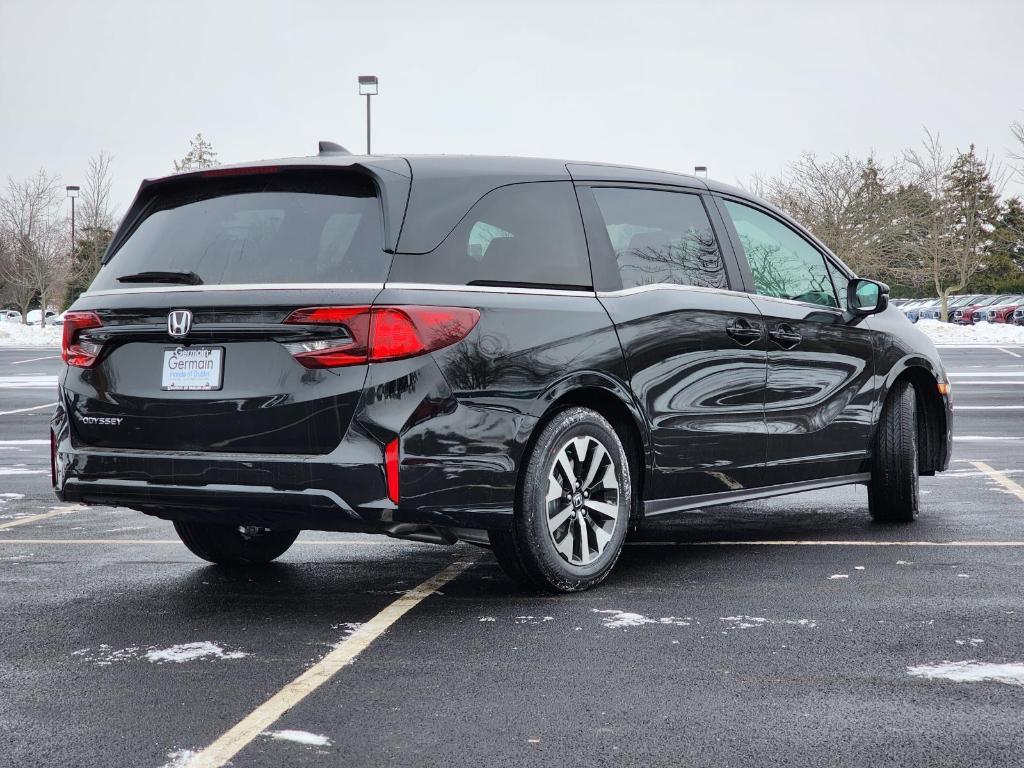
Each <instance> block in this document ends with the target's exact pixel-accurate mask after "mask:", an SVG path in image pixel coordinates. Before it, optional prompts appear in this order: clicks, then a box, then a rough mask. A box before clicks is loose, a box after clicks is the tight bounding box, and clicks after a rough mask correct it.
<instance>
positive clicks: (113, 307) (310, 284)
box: [64, 169, 390, 454]
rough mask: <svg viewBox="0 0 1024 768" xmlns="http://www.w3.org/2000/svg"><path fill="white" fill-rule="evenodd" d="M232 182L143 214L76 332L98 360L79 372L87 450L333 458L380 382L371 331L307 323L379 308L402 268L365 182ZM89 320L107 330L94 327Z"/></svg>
mask: <svg viewBox="0 0 1024 768" xmlns="http://www.w3.org/2000/svg"><path fill="white" fill-rule="evenodd" d="M246 171H248V169H244V170H243V171H241V172H240V171H238V170H237V169H232V171H231V173H230V174H228V175H223V176H221V175H218V174H219V173H220V172H217V171H215V172H213V173H212V174H207V175H204V176H199V177H197V176H194V175H190V176H187V177H181V178H171V179H169V180H167V181H166V182H160V183H158V184H156V185H154V186H153V187H152V188H150V189H149V190H148V191H147V192H146V193H145V194H144V195H143V197H142V198H140V200H139V201H137V205H136V206H134V207H133V211H134V212H135V215H134V220H132V218H131V217H132V214H130V215H129V216H130V218H129V220H128V221H127V222H126V224H125V227H124V229H123V230H122V231H121V232H119V235H118V239H117V240H115V243H114V248H113V250H112V252H111V254H110V255H109V257H108V260H107V261H106V263H105V264H104V266H103V267H102V268H101V270H100V272H99V274H98V275H97V277H96V279H95V281H94V282H93V284H92V286H91V287H90V289H89V291H88V292H87V293H85V294H83V296H82V297H81V298H80V299H79V300H78V301H77V302H76V303H75V305H74V306H73V307H72V310H73V312H72V311H69V313H68V314H69V316H71V317H76V315H75V314H74V313H75V312H82V313H88V314H85V315H79V316H78V317H79V318H80V319H79V321H78V325H80V326H81V327H80V328H79V329H78V330H73V332H74V334H75V339H74V342H75V343H76V344H77V345H79V348H82V349H85V350H93V351H96V352H97V354H96V357H95V361H94V362H92V363H91V365H89V366H88V367H74V366H72V367H69V368H68V370H67V372H66V373H65V377H64V394H65V398H66V405H67V407H68V410H69V417H70V422H71V425H72V430H73V438H74V439H75V440H76V442H77V443H79V444H86V445H91V446H97V447H104V448H112V449H135V450H157V451H189V452H193V451H212V452H246V453H277V454H282V453H289V454H316V453H328V452H330V451H332V450H333V449H334V448H336V447H337V445H338V444H339V443H340V442H341V439H342V437H343V436H344V433H345V430H346V429H347V427H348V424H349V420H350V418H351V416H352V414H353V411H354V409H355V407H356V403H357V400H358V398H359V394H360V392H361V389H362V386H363V382H364V381H365V378H366V370H367V366H366V365H365V364H353V365H349V366H347V367H341V368H333V369H331V370H327V369H325V368H323V367H319V366H318V365H317V361H316V360H315V357H316V355H318V354H323V353H325V352H330V351H331V350H335V352H336V353H339V351H340V353H353V354H354V355H355V356H354V357H353V359H354V360H356V361H358V353H359V347H360V344H362V343H364V342H365V338H363V336H364V335H365V329H364V328H363V327H361V326H360V322H361V321H360V319H359V318H360V315H359V313H358V311H355V312H353V314H352V317H351V318H350V320H348V321H346V322H342V321H335V322H332V323H330V324H326V325H325V324H323V323H321V322H317V319H316V318H311V317H310V316H308V315H306V316H299V315H294V314H293V313H295V311H296V310H299V309H302V308H304V307H317V306H346V307H355V308H359V307H367V306H369V305H370V304H372V302H373V300H374V298H375V296H376V295H377V294H378V293H379V292H380V290H381V285H382V283H383V281H384V278H385V276H386V275H387V271H388V268H389V266H390V256H389V255H388V254H387V253H385V252H384V251H383V247H382V211H381V205H380V200H379V198H378V193H377V189H376V187H375V185H374V184H373V183H371V181H370V179H369V178H368V177H366V176H362V175H360V174H356V173H354V172H348V171H345V172H340V171H334V170H332V171H320V172H310V171H288V170H276V169H271V170H270V171H269V172H268V171H265V170H263V169H255V170H253V171H248V172H246ZM91 318H95V319H94V320H93V319H91Z"/></svg>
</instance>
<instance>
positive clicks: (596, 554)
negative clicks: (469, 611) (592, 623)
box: [489, 407, 634, 592]
mask: <svg viewBox="0 0 1024 768" xmlns="http://www.w3.org/2000/svg"><path fill="white" fill-rule="evenodd" d="M519 485H520V487H519V489H518V493H517V498H516V508H515V514H514V516H513V521H512V529H511V530H504V531H491V532H490V533H489V537H490V540H491V546H492V548H493V550H494V555H495V557H496V558H497V559H498V563H499V564H500V565H501V567H502V568H503V569H504V571H505V573H507V574H508V575H509V576H510V577H511V578H512V579H513V580H515V581H518V582H520V583H521V584H524V585H525V586H527V587H529V588H532V589H536V590H539V591H544V592H579V591H582V590H584V589H589V588H590V587H593V586H595V585H596V584H599V583H600V582H601V581H603V580H604V578H605V577H606V576H607V575H608V574H609V572H610V571H611V570H612V568H613V567H614V566H615V563H616V561H617V560H618V559H619V555H620V554H621V553H622V545H623V543H624V541H625V539H626V531H627V529H628V528H629V523H630V518H631V515H632V511H633V504H634V499H633V483H632V477H631V474H630V465H629V460H628V458H627V455H626V451H625V448H624V447H623V444H622V440H621V439H620V438H619V436H618V434H617V433H616V432H615V429H614V428H613V427H612V425H611V424H609V423H608V421H607V420H606V419H605V418H604V417H603V416H601V415H600V414H599V413H597V412H595V411H592V410H590V409H588V408H577V407H573V408H567V409H565V410H563V411H559V412H558V413H556V414H555V415H554V416H553V417H552V418H551V420H550V421H549V422H548V423H547V424H546V425H545V426H544V427H543V429H542V430H541V432H540V434H539V435H538V436H537V440H536V442H535V443H534V445H533V448H532V449H531V451H530V453H529V455H528V456H527V457H526V458H525V463H524V467H523V476H522V479H521V482H520V484H519Z"/></svg>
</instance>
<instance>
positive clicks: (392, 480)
mask: <svg viewBox="0 0 1024 768" xmlns="http://www.w3.org/2000/svg"><path fill="white" fill-rule="evenodd" d="M384 476H385V478H386V480H387V484H388V498H389V499H391V500H392V501H393V502H395V504H397V503H398V438H397V437H396V438H395V439H394V440H392V441H391V442H390V443H388V444H387V446H385V448H384Z"/></svg>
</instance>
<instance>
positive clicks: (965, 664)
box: [907, 661, 1024, 686]
mask: <svg viewBox="0 0 1024 768" xmlns="http://www.w3.org/2000/svg"><path fill="white" fill-rule="evenodd" d="M907 672H908V673H910V674H911V675H913V676H914V677H924V678H927V679H929V680H952V681H954V682H957V683H983V682H995V683H1004V684H1006V685H1020V686H1024V664H986V663H985V662H982V661H944V662H942V663H941V664H921V665H920V666H917V667H907Z"/></svg>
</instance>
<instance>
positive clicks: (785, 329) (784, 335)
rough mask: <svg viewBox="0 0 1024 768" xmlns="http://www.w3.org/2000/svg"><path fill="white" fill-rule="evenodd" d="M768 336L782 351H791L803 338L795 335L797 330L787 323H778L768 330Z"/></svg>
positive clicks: (797, 334)
mask: <svg viewBox="0 0 1024 768" xmlns="http://www.w3.org/2000/svg"><path fill="white" fill-rule="evenodd" d="M768 335H769V336H770V337H771V339H772V341H774V342H775V343H776V344H778V345H779V346H780V347H782V348H783V349H792V348H793V347H795V346H796V345H797V344H799V343H800V342H801V341H802V340H803V337H802V336H801V335H800V334H799V333H797V330H796V329H795V328H794V327H793V326H792V325H789V324H788V323H779V324H778V325H776V326H774V327H772V328H770V329H769V330H768Z"/></svg>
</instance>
